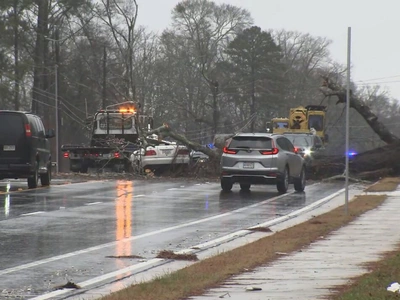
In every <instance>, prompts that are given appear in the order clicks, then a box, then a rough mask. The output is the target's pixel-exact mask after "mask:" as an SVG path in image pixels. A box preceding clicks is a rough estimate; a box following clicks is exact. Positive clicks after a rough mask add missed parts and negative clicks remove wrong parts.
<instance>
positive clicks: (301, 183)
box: [293, 168, 306, 192]
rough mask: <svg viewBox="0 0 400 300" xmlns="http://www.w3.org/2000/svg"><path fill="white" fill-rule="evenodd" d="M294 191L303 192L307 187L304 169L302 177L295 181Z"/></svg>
mask: <svg viewBox="0 0 400 300" xmlns="http://www.w3.org/2000/svg"><path fill="white" fill-rule="evenodd" d="M293 183H294V189H295V190H296V191H297V192H303V191H304V189H305V187H306V171H305V170H304V168H302V169H301V172H300V177H298V178H295V179H294V181H293Z"/></svg>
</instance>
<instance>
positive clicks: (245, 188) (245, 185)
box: [240, 183, 251, 191]
mask: <svg viewBox="0 0 400 300" xmlns="http://www.w3.org/2000/svg"><path fill="white" fill-rule="evenodd" d="M250 186H251V184H250V183H241V184H240V189H241V190H242V191H249V190H250Z"/></svg>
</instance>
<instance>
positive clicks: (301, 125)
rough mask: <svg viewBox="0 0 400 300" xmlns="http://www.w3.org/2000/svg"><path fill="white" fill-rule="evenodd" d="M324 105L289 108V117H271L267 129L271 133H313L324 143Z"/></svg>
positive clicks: (325, 136) (326, 138)
mask: <svg viewBox="0 0 400 300" xmlns="http://www.w3.org/2000/svg"><path fill="white" fill-rule="evenodd" d="M325 119H326V106H323V105H307V106H305V107H304V106H299V107H295V108H291V109H290V111H289V118H273V119H272V120H271V123H269V126H268V124H267V130H268V131H269V132H273V133H281V134H282V133H285V132H292V133H310V132H312V133H314V134H316V135H318V136H319V137H320V138H321V139H322V141H323V142H324V143H327V142H328V135H327V134H326V133H325Z"/></svg>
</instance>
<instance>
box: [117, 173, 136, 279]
mask: <svg viewBox="0 0 400 300" xmlns="http://www.w3.org/2000/svg"><path fill="white" fill-rule="evenodd" d="M132 199H133V183H132V181H123V180H119V181H117V199H116V200H115V213H116V236H115V239H116V241H117V243H116V249H115V250H116V251H115V252H116V253H115V256H116V257H117V259H116V264H117V266H118V268H124V267H126V266H127V265H128V264H127V261H126V259H124V258H123V257H129V256H131V255H132V253H131V250H132V249H131V242H130V241H129V240H127V238H129V237H131V235H132ZM124 276H125V274H121V275H118V276H117V278H118V279H120V278H123V277H124Z"/></svg>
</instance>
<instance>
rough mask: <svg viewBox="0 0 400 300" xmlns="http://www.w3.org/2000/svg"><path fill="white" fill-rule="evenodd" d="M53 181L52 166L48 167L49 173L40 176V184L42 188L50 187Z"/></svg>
mask: <svg viewBox="0 0 400 300" xmlns="http://www.w3.org/2000/svg"><path fill="white" fill-rule="evenodd" d="M50 181H51V164H48V165H47V172H46V173H44V174H40V183H41V184H42V186H49V185H50Z"/></svg>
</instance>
